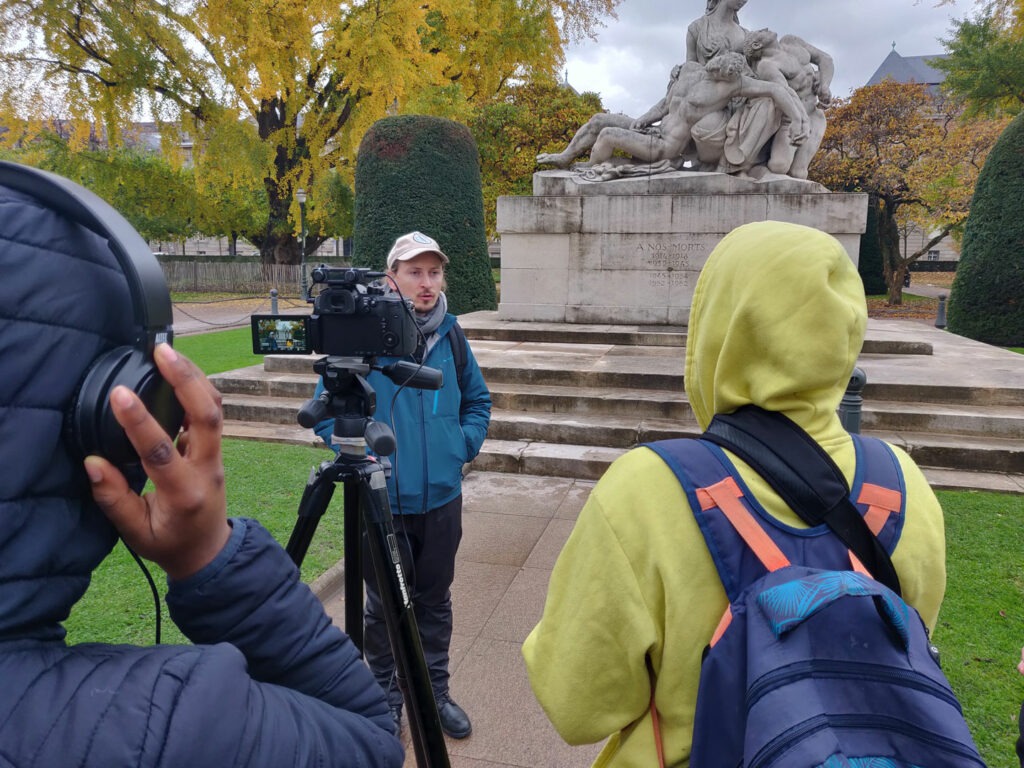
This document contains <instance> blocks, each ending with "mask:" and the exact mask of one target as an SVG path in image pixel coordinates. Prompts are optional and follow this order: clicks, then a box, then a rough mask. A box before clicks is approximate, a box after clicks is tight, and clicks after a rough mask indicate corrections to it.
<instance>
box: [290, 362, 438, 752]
mask: <svg viewBox="0 0 1024 768" xmlns="http://www.w3.org/2000/svg"><path fill="white" fill-rule="evenodd" d="M374 368H376V370H379V371H381V372H383V373H384V374H385V375H386V376H388V378H390V379H391V380H392V381H394V382H395V383H397V384H406V385H408V386H412V387H417V388H419V389H438V388H439V387H440V386H441V373H440V371H436V370H434V369H432V368H423V367H422V366H417V365H414V364H413V363H405V362H401V363H395V364H393V365H388V366H384V367H379V368H378V367H376V366H374V365H373V364H372V362H368V361H367V360H364V359H361V358H348V357H325V358H323V359H322V360H319V361H317V362H316V363H315V364H314V366H313V369H314V370H315V371H316V372H317V373H319V374H320V375H321V377H322V378H323V382H324V390H325V391H324V392H323V393H322V394H321V395H320V397H319V398H317V399H314V400H310V401H308V402H307V403H306V404H305V405H303V407H302V408H301V409H300V411H299V416H298V421H299V424H300V425H301V426H303V427H307V428H312V427H313V426H314V425H316V424H317V423H318V422H320V421H322V420H323V419H324V418H326V417H328V416H332V417H333V418H334V443H335V444H336V445H338V446H339V448H340V452H339V453H338V457H337V458H336V459H335V460H334V461H333V462H330V461H325V462H324V463H322V464H321V465H320V466H319V468H318V469H316V470H314V471H312V472H311V473H310V478H309V481H308V482H307V483H306V488H305V490H304V491H303V492H302V500H301V501H300V502H299V514H298V520H296V522H295V527H294V529H293V530H292V535H291V538H290V539H289V540H288V546H287V547H286V550H287V552H288V554H289V555H290V556H291V558H292V560H293V561H294V562H295V564H296V565H301V564H302V560H303V558H304V557H305V556H306V550H307V549H308V548H309V543H310V541H312V539H313V533H314V532H315V531H316V527H317V524H318V523H319V522H320V518H321V517H322V516H323V514H324V512H325V511H326V510H327V506H328V504H330V501H331V497H332V496H333V495H334V486H335V484H336V483H337V482H338V481H339V480H340V481H342V482H343V483H344V484H345V495H344V503H345V506H344V510H345V517H344V521H345V541H344V544H345V630H346V631H347V632H348V634H349V636H350V637H351V638H352V641H353V642H354V643H355V644H356V646H357V647H358V648H359V649H360V651H361V650H362V649H363V581H362V573H363V562H362V559H363V558H362V547H361V546H360V539H361V537H362V535H363V532H364V531H365V533H366V539H367V543H368V544H369V547H368V548H369V552H370V560H371V563H372V565H373V572H374V577H375V578H376V580H377V586H378V589H379V591H380V597H381V604H382V606H383V609H384V620H385V624H386V625H387V631H388V640H389V641H390V643H391V652H392V655H393V656H394V659H395V670H396V676H397V678H398V686H399V688H400V689H401V691H402V696H403V698H404V699H405V704H406V711H407V712H408V715H409V730H410V731H411V733H412V743H413V749H414V750H415V753H416V765H417V766H419V768H449V762H448V751H447V749H446V747H445V743H444V735H443V732H442V731H441V719H440V717H439V716H438V714H437V704H436V703H435V701H434V692H433V689H432V688H431V685H430V675H429V674H428V672H427V666H426V662H425V661H424V659H423V648H422V646H421V644H420V633H419V629H418V627H417V626H416V617H415V615H414V614H413V607H412V600H411V597H410V594H409V588H408V585H407V583H406V580H405V573H404V570H403V568H402V559H401V556H400V554H399V549H398V545H397V542H396V540H395V531H394V528H393V526H392V523H391V503H390V502H389V501H388V492H387V484H386V476H387V475H386V471H387V470H389V469H390V462H389V461H388V460H387V459H385V458H383V457H385V456H390V455H391V454H392V453H394V451H395V447H396V445H395V436H394V434H393V433H392V432H391V430H390V428H388V426H387V425H386V424H381V423H380V422H377V421H374V420H373V419H372V418H370V417H371V416H372V415H373V412H374V411H375V410H376V393H375V392H374V391H373V388H372V387H371V386H370V385H369V383H368V382H367V381H366V379H365V378H364V376H365V375H366V374H368V373H369V372H370V370H371V369H374ZM367 445H369V446H370V448H372V449H373V452H374V454H376V455H377V456H379V457H382V458H380V459H379V460H375V459H372V458H370V457H368V456H367V454H366V447H367ZM356 509H358V510H359V514H352V513H353V512H354V510H356Z"/></svg>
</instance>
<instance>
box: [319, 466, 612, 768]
mask: <svg viewBox="0 0 1024 768" xmlns="http://www.w3.org/2000/svg"><path fill="white" fill-rule="evenodd" d="M593 485H594V484H593V483H592V482H588V481H584V480H571V479H567V478H551V477H534V476H529V475H508V474H504V473H498V472H478V471H473V472H470V473H469V474H468V475H467V476H466V479H465V482H464V483H463V495H464V505H463V538H462V545H461V547H460V548H459V554H458V558H457V560H456V568H455V584H454V585H453V587H452V601H453V604H454V612H455V631H454V634H453V637H452V657H451V665H450V670H451V675H452V677H451V693H452V698H453V699H454V700H455V701H456V702H458V703H459V705H460V706H462V707H463V708H464V709H465V710H466V712H467V713H468V714H469V716H470V719H471V720H472V721H473V733H472V735H471V736H469V738H466V739H463V740H461V741H456V740H454V739H447V738H446V739H445V741H446V742H447V744H448V753H449V756H450V759H451V765H452V768H586V766H589V765H590V764H591V763H592V762H593V760H594V758H595V757H596V756H597V753H598V752H599V751H600V745H594V746H588V747H578V748H573V747H570V746H568V745H566V744H565V743H564V742H563V741H562V740H561V738H559V736H558V734H557V733H555V731H554V729H553V728H552V727H551V725H550V724H549V723H548V721H547V718H546V717H545V716H544V712H543V711H542V710H541V708H540V705H538V704H537V701H536V699H535V698H534V697H533V693H532V692H531V690H530V685H529V682H528V680H527V677H526V669H525V666H524V664H523V660H522V655H521V654H520V650H519V649H520V646H521V645H522V643H523V641H524V640H525V639H526V636H527V634H529V632H530V630H531V629H533V626H534V625H535V624H536V623H537V621H539V619H540V616H541V611H542V610H543V607H544V595H545V594H546V592H547V584H548V578H549V577H550V575H551V569H552V567H553V566H554V563H555V559H556V557H557V556H558V553H559V552H560V551H561V549H562V545H563V544H564V543H565V540H566V538H567V537H568V535H569V532H570V531H571V530H572V526H573V523H574V521H575V520H576V516H577V515H578V514H579V511H580V509H582V507H583V503H584V501H586V498H587V495H588V494H589V492H590V489H591V488H592V487H593ZM332 575H333V576H334V577H335V578H333V579H330V578H328V579H322V580H321V582H319V583H318V586H326V585H327V584H329V585H330V586H326V588H327V589H331V588H332V587H333V589H332V591H331V593H330V594H327V595H324V604H325V606H326V608H327V611H328V613H330V615H331V616H333V617H334V618H335V621H336V622H337V623H338V624H339V625H340V626H342V627H343V626H344V595H343V591H344V590H343V588H342V587H340V582H341V578H338V577H340V576H341V573H339V571H338V569H336V570H335V572H334V574H332ZM325 583H326V584H325ZM402 735H403V737H404V741H405V743H406V761H405V765H406V766H408V767H412V766H415V765H416V760H415V755H414V753H413V749H412V746H411V744H410V740H409V728H408V725H407V724H405V725H404V727H403V733H402Z"/></svg>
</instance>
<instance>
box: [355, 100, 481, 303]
mask: <svg viewBox="0 0 1024 768" xmlns="http://www.w3.org/2000/svg"><path fill="white" fill-rule="evenodd" d="M355 193H356V200H355V226H354V231H353V237H352V245H353V257H352V263H353V264H354V265H355V266H361V267H363V266H368V267H372V268H375V269H384V266H385V262H386V259H387V254H388V251H389V250H390V249H391V245H392V243H394V241H395V238H397V237H399V236H400V235H404V234H405V233H406V232H411V231H413V230H419V231H420V232H423V233H424V234H427V235H430V236H431V237H433V238H434V239H435V240H437V242H438V244H439V245H440V246H441V248H442V250H444V252H445V254H447V256H448V258H449V259H450V263H449V264H448V268H447V270H446V271H447V278H448V290H447V291H446V294H447V297H448V311H449V312H452V313H453V314H457V315H460V314H463V313H466V312H474V311H476V310H481V309H496V308H497V293H496V291H495V287H494V278H493V277H492V274H491V261H490V256H489V255H488V253H487V238H486V235H485V234H484V210H483V195H482V193H481V184H480V159H479V155H478V153H477V148H476V142H475V141H474V140H473V136H472V135H471V134H470V132H469V129H468V128H466V127H465V126H464V125H460V124H459V123H456V122H453V121H451V120H445V119H443V118H439V117H427V116H424V115H403V116H399V117H386V118H384V119H383V120H378V121H377V122H376V123H374V124H373V125H372V126H370V130H368V131H367V132H366V135H365V136H364V137H363V140H362V142H361V143H360V145H359V153H358V156H357V159H356V174H355Z"/></svg>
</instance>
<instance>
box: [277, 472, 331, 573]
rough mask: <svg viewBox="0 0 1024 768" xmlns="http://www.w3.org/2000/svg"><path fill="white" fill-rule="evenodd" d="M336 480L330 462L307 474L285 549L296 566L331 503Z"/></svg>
mask: <svg viewBox="0 0 1024 768" xmlns="http://www.w3.org/2000/svg"><path fill="white" fill-rule="evenodd" d="M336 480H337V468H336V467H335V465H334V464H331V463H330V462H327V463H324V464H321V465H320V468H319V469H313V470H311V471H310V473H309V480H308V481H307V482H306V487H305V489H303V491H302V499H301V500H300V501H299V516H298V519H297V520H296V521H295V527H294V528H292V535H291V537H290V538H289V539H288V546H286V547H285V551H286V552H287V553H288V555H289V556H290V557H291V559H292V562H293V563H295V564H296V565H298V566H301V565H302V561H303V560H304V559H305V557H306V550H308V549H309V543H310V542H311V541H312V540H313V534H314V533H316V527H317V525H319V524H320V518H321V517H323V515H324V512H326V511H327V506H328V505H329V504H330V503H331V497H332V496H333V495H334V483H335V481H336Z"/></svg>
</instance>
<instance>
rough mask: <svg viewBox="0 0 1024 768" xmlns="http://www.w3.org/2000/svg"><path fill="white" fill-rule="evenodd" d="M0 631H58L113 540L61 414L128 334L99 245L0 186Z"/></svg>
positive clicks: (122, 299)
mask: <svg viewBox="0 0 1024 768" xmlns="http://www.w3.org/2000/svg"><path fill="white" fill-rule="evenodd" d="M0 222H2V223H3V226H2V229H0V274H2V275H3V279H2V280H0V360H3V375H2V376H0V457H2V458H0V465H2V467H3V470H2V471H0V640H9V639H15V638H18V639H24V638H31V639H59V638H62V637H63V636H64V630H63V628H62V627H61V625H60V622H62V621H63V620H64V619H66V618H67V616H68V613H69V612H70V610H71V606H72V605H73V604H74V603H75V602H76V601H77V600H78V599H79V598H80V597H81V596H82V595H83V594H84V593H85V590H86V588H87V587H88V585H89V578H90V574H91V572H92V571H93V569H94V568H95V567H96V566H97V565H98V564H99V562H100V561H101V560H102V559H103V558H104V557H105V556H106V555H107V553H108V552H109V551H110V550H111V548H112V547H113V545H114V542H115V541H116V532H115V531H114V528H113V526H111V525H110V523H109V522H108V521H107V519H106V517H105V516H104V515H103V513H102V512H101V511H100V510H99V509H98V508H97V507H96V505H95V504H93V503H92V501H91V494H90V490H89V483H88V481H87V478H86V475H85V472H84V469H83V467H82V463H81V457H78V456H76V455H75V454H74V453H73V452H72V451H71V450H70V448H69V443H68V442H67V441H66V440H65V437H64V418H65V413H66V411H67V410H68V408H69V406H70V404H71V403H72V399H73V397H74V395H75V392H76V389H77V388H78V386H79V384H80V382H81V380H82V378H83V376H84V374H85V372H86V370H87V369H88V366H89V365H90V363H91V362H92V361H93V360H94V359H95V358H96V357H98V356H99V355H100V354H102V353H103V352H104V351H106V350H108V349H111V348H112V347H115V346H119V345H122V344H130V343H131V340H132V338H133V324H134V320H133V310H132V304H131V298H130V294H129V290H128V283H127V280H126V278H125V276H124V274H123V273H122V271H121V268H120V265H119V264H118V262H117V259H116V258H115V256H114V254H113V253H112V252H111V250H110V248H109V246H108V245H107V244H106V243H105V242H104V241H103V240H102V239H101V238H100V237H98V236H97V235H95V234H93V233H92V232H90V231H88V230H86V229H84V228H82V227H80V226H78V225H77V224H74V223H72V222H70V221H69V220H67V219H65V218H63V217H62V216H61V215H59V214H57V213H56V212H54V211H52V210H50V209H48V208H46V207H45V206H44V205H43V204H42V203H39V202H37V201H36V200H34V199H33V198H30V197H27V196H25V195H22V194H20V193H18V192H15V191H12V190H10V189H7V188H5V187H2V186H0Z"/></svg>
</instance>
